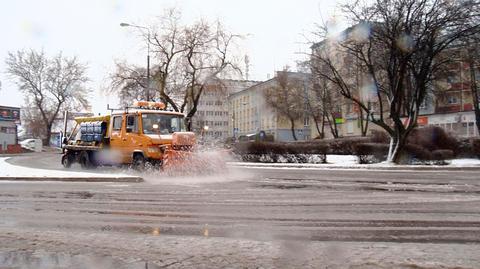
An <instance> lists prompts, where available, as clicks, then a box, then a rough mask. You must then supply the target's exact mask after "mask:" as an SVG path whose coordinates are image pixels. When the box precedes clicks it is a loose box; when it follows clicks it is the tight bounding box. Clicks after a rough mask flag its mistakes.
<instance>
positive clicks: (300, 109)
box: [265, 69, 305, 141]
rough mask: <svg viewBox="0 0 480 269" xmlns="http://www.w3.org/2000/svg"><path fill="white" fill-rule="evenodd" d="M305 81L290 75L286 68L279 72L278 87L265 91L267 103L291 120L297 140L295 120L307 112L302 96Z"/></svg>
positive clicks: (291, 127) (293, 133) (294, 137)
mask: <svg viewBox="0 0 480 269" xmlns="http://www.w3.org/2000/svg"><path fill="white" fill-rule="evenodd" d="M303 83H304V82H303V80H299V79H298V78H295V77H293V76H290V73H289V72H288V70H287V69H285V70H284V71H280V72H278V73H277V76H276V87H273V88H269V89H267V90H266V91H265V101H266V103H267V104H268V105H270V106H271V107H272V108H274V109H275V110H276V111H277V113H279V115H281V116H283V117H285V118H286V119H288V121H289V122H290V130H291V132H292V137H293V139H294V140H295V141H296V140H298V139H297V136H296V134H295V121H296V120H297V119H299V118H301V117H303V116H304V113H305V106H304V100H303V98H301V97H303V96H304V85H303ZM299 97H300V98H299Z"/></svg>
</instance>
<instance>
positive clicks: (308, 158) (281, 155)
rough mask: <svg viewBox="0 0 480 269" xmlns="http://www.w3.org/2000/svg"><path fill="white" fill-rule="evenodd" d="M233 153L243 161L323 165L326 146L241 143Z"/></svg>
mask: <svg viewBox="0 0 480 269" xmlns="http://www.w3.org/2000/svg"><path fill="white" fill-rule="evenodd" d="M233 152H234V153H235V154H237V155H239V156H240V157H241V159H242V160H243V161H249V162H282V163H307V162H309V163H310V162H313V163H325V162H326V154H327V152H328V146H327V145H325V144H322V143H318V142H291V143H272V142H241V143H237V144H235V145H234V147H233Z"/></svg>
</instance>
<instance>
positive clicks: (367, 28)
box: [312, 0, 478, 162]
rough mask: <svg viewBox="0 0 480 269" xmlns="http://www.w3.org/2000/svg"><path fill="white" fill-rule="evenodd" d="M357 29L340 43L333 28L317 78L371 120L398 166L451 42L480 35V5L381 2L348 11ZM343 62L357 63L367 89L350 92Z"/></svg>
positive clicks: (322, 47) (444, 0) (317, 49)
mask: <svg viewBox="0 0 480 269" xmlns="http://www.w3.org/2000/svg"><path fill="white" fill-rule="evenodd" d="M343 10H344V12H345V13H346V15H347V17H349V19H350V20H351V22H352V24H353V25H354V26H352V27H350V28H349V29H347V30H346V31H345V32H344V35H343V36H342V37H341V38H338V39H334V38H331V35H330V33H329V32H328V28H323V29H322V30H321V31H320V33H319V34H320V35H321V36H322V38H323V39H324V41H323V42H322V43H318V44H317V45H316V46H314V52H313V54H312V60H313V61H316V63H317V64H318V65H319V66H322V68H317V70H315V73H316V75H318V76H320V77H322V78H324V79H326V80H328V81H330V82H332V83H333V84H335V85H336V86H337V87H336V89H338V91H339V92H340V93H341V94H342V96H343V97H345V98H346V99H348V100H351V101H352V102H353V103H355V104H357V105H358V106H359V107H360V109H362V110H363V112H364V113H365V114H366V116H367V117H368V118H369V120H370V121H371V122H372V123H374V124H376V125H378V126H380V127H381V128H383V129H384V130H385V131H386V132H387V133H388V134H389V135H390V138H391V143H390V150H389V155H388V160H389V161H392V162H398V161H399V158H400V153H401V151H402V149H403V147H404V145H405V143H406V139H407V137H408V135H409V134H410V132H411V131H412V130H413V128H414V127H415V126H416V122H417V118H418V114H419V110H420V105H421V104H422V102H423V101H424V98H425V96H426V94H427V92H428V89H429V87H431V85H432V80H433V74H434V73H435V72H436V70H437V69H439V68H440V67H441V66H442V65H444V64H445V62H443V61H441V60H439V59H440V58H439V55H440V54H441V53H442V52H444V51H445V50H446V49H447V48H448V47H449V46H450V45H451V44H452V42H454V41H456V40H458V39H460V38H462V37H466V36H469V35H472V34H473V33H475V32H476V31H478V25H472V24H470V22H471V20H472V19H473V18H478V4H477V3H476V1H473V0H472V1H469V0H467V1H450V0H376V1H374V2H373V3H372V4H367V5H362V4H361V3H360V2H359V1H357V2H355V3H353V4H351V5H346V6H344V7H343ZM344 57H347V58H348V57H349V58H351V59H355V60H356V61H358V63H359V65H360V66H361V67H362V70H364V72H365V73H364V75H365V78H366V79H365V81H371V83H366V84H365V85H364V86H363V87H361V89H356V87H352V86H351V84H352V83H351V76H350V75H349V72H348V66H345V62H344V61H343V59H345V58H344ZM323 70H326V71H323Z"/></svg>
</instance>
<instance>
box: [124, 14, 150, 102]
mask: <svg viewBox="0 0 480 269" xmlns="http://www.w3.org/2000/svg"><path fill="white" fill-rule="evenodd" d="M120 26H121V27H135V28H139V29H145V30H147V88H146V90H147V92H146V95H147V101H150V29H148V27H145V26H139V25H134V24H129V23H124V22H122V23H120Z"/></svg>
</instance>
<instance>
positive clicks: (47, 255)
mask: <svg viewBox="0 0 480 269" xmlns="http://www.w3.org/2000/svg"><path fill="white" fill-rule="evenodd" d="M0 268H2V269H14V268H15V269H17V268H23V269H51V268H55V269H67V268H68V269H87V268H88V269H91V268H102V269H137V268H138V269H145V268H148V269H157V268H160V266H157V265H155V264H153V263H150V262H145V261H138V260H136V261H131V262H125V261H120V260H118V259H113V258H112V257H108V256H99V255H83V254H82V255H70V254H67V253H52V252H44V251H20V252H18V251H17V252H0Z"/></svg>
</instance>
